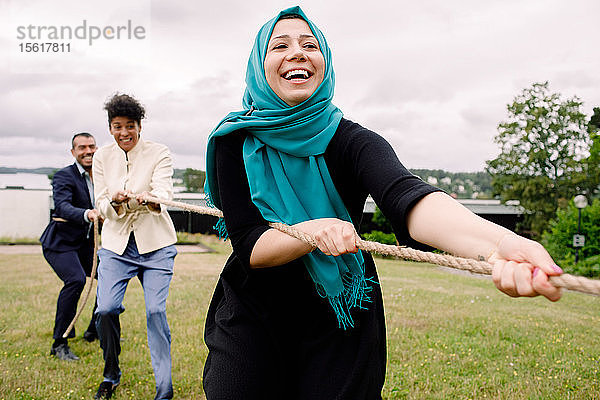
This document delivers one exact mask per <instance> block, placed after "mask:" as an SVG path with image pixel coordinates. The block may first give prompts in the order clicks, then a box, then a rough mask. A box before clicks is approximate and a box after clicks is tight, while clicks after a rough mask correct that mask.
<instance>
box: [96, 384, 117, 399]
mask: <svg viewBox="0 0 600 400" xmlns="http://www.w3.org/2000/svg"><path fill="white" fill-rule="evenodd" d="M116 388H117V385H113V384H112V382H107V381H104V382H102V383H101V384H100V386H99V387H98V391H97V392H96V395H95V396H94V399H110V398H111V397H112V395H113V393H114V392H115V389H116Z"/></svg>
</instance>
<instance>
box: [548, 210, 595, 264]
mask: <svg viewBox="0 0 600 400" xmlns="http://www.w3.org/2000/svg"><path fill="white" fill-rule="evenodd" d="M578 223H579V212H578V210H577V208H575V205H574V204H573V201H570V202H569V204H568V206H567V207H566V208H564V209H561V210H558V211H557V212H556V218H555V219H554V220H552V221H551V222H550V229H549V230H548V231H546V232H544V234H543V236H542V243H543V244H544V246H545V247H546V249H547V250H548V252H549V253H550V255H551V256H552V258H554V260H555V261H556V262H558V263H559V264H560V265H561V266H563V267H565V269H566V270H567V271H569V272H575V273H582V274H583V275H588V276H590V273H589V272H582V271H577V270H575V268H576V267H575V265H574V261H575V248H574V247H573V235H574V234H576V233H577V226H578ZM580 233H581V234H582V235H584V236H585V246H584V247H582V248H580V249H579V258H580V260H582V261H581V262H582V263H583V264H584V266H585V264H586V260H587V259H592V258H594V257H598V255H600V199H595V200H594V201H593V202H592V204H591V205H589V206H588V207H586V208H584V209H582V210H581V227H580Z"/></svg>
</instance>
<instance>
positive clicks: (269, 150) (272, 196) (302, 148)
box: [204, 7, 370, 329]
mask: <svg viewBox="0 0 600 400" xmlns="http://www.w3.org/2000/svg"><path fill="white" fill-rule="evenodd" d="M285 15H298V16H300V17H301V18H302V19H303V20H304V21H306V22H307V23H308V26H309V27H310V29H311V31H312V33H313V34H314V35H315V37H316V39H317V40H318V42H319V47H320V49H321V52H322V54H323V58H324V60H325V72H324V79H323V82H322V83H321V85H319V87H318V88H317V89H316V90H315V92H314V93H313V94H312V95H311V97H310V98H308V99H307V100H305V101H304V102H303V103H301V104H298V105H296V106H293V107H291V106H289V105H288V104H286V103H285V102H284V101H283V100H281V99H280V98H279V97H278V96H277V95H276V94H275V92H273V90H272V89H271V87H270V86H269V84H268V83H267V80H266V78H265V71H264V65H263V63H264V60H265V55H266V52H267V44H268V42H269V39H270V37H271V33H272V32H273V28H274V26H275V24H276V23H277V21H279V19H280V18H281V17H282V16H285ZM246 85H247V86H246V91H245V93H244V98H243V108H244V110H243V111H238V112H232V113H229V114H228V115H227V116H226V117H225V118H224V119H223V120H222V121H221V122H220V123H219V124H218V125H217V127H216V128H215V129H214V130H213V131H212V132H211V134H210V136H209V138H208V147H207V153H206V184H205V187H204V190H205V193H207V194H208V196H209V198H210V201H211V202H212V203H213V204H214V205H215V206H216V207H217V208H221V199H220V198H219V187H218V184H217V179H216V171H215V138H216V137H219V136H224V135H228V134H232V133H233V134H235V133H236V132H238V131H240V130H242V129H243V130H244V131H245V132H246V133H247V137H246V139H245V141H244V145H243V157H244V164H245V169H246V176H247V178H248V184H249V187H250V194H251V198H252V202H253V203H254V204H255V205H256V207H257V208H258V209H259V211H260V212H261V214H262V216H263V217H264V218H265V220H267V221H270V222H283V223H285V224H288V225H293V224H296V223H299V222H303V221H307V220H311V219H317V218H328V217H329V218H331V217H334V218H339V219H342V220H345V221H351V219H350V215H349V213H348V210H346V207H345V205H344V203H343V201H342V199H341V197H340V195H339V194H338V192H337V190H336V188H335V186H334V184H333V181H332V179H331V176H330V175H329V170H328V169H327V165H326V163H325V159H324V156H323V154H324V153H325V150H326V148H327V145H328V144H329V142H330V140H331V138H332V137H333V135H334V134H335V132H336V130H337V127H338V125H339V123H340V120H341V119H342V112H341V110H340V109H338V108H337V107H336V106H335V105H333V104H332V103H331V100H332V98H333V92H334V86H335V74H334V72H333V66H332V57H331V50H330V49H329V46H328V45H327V41H326V40H325V36H323V33H322V32H321V31H320V30H319V29H318V28H317V27H316V26H315V25H314V24H313V23H312V22H311V21H310V20H309V19H308V18H307V17H306V15H305V14H304V12H303V11H302V10H301V9H300V7H292V8H288V9H286V10H283V11H281V12H280V13H279V14H278V15H277V16H276V17H275V18H273V19H271V20H270V21H269V22H267V23H266V24H265V25H263V27H262V28H261V29H260V31H259V32H258V35H257V36H256V40H255V42H254V47H253V48H252V52H251V53H250V59H249V60H248V69H247V72H246ZM302 261H303V262H304V264H305V265H306V268H307V269H308V272H309V274H310V276H311V277H312V279H313V281H314V282H315V286H316V290H317V291H318V293H319V294H320V295H321V296H323V297H326V298H327V299H328V300H329V303H330V304H331V307H332V308H333V310H334V312H335V314H336V316H337V319H338V323H339V326H340V327H342V328H344V329H346V328H347V327H351V326H353V321H352V316H351V314H350V310H351V309H353V308H363V307H362V305H363V302H365V301H366V302H368V301H369V298H368V292H369V291H370V287H369V285H368V283H367V281H368V280H367V279H365V275H364V260H363V257H362V254H361V253H360V252H358V253H356V254H343V255H341V256H338V257H333V256H327V255H325V254H323V253H322V252H321V251H319V250H314V251H313V252H311V253H309V254H307V255H305V256H303V257H302Z"/></svg>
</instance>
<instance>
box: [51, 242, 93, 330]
mask: <svg viewBox="0 0 600 400" xmlns="http://www.w3.org/2000/svg"><path fill="white" fill-rule="evenodd" d="M93 253H94V245H93V241H92V242H91V244H90V245H89V246H82V247H80V248H79V249H77V250H71V251H61V252H58V251H53V250H49V249H44V258H46V261H48V264H50V266H51V267H52V269H53V270H54V272H56V275H58V277H59V278H60V279H61V280H62V281H63V283H64V286H63V288H62V289H61V291H60V293H59V295H58V301H57V304H56V317H55V320H54V333H53V336H52V337H53V338H54V339H60V338H62V335H63V334H64V333H65V331H66V330H67V328H68V327H69V324H70V323H71V321H72V320H73V318H74V317H75V313H76V312H77V302H78V301H79V297H80V296H81V292H82V291H83V288H84V286H85V277H86V276H90V273H91V272H92V260H93V257H94V254H93ZM95 310H96V304H94V311H95ZM95 323H96V314H95V313H92V319H91V321H90V325H89V327H88V329H87V330H88V331H90V332H95V331H96V325H95ZM68 337H69V338H72V337H75V329H73V330H71V332H70V333H69V336H68Z"/></svg>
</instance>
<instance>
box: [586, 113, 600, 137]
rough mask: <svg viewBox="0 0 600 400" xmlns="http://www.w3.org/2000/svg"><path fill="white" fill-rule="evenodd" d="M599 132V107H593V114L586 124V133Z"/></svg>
mask: <svg viewBox="0 0 600 400" xmlns="http://www.w3.org/2000/svg"><path fill="white" fill-rule="evenodd" d="M598 131H600V107H594V114H593V115H592V116H591V117H590V122H588V132H590V133H591V132H598Z"/></svg>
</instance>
